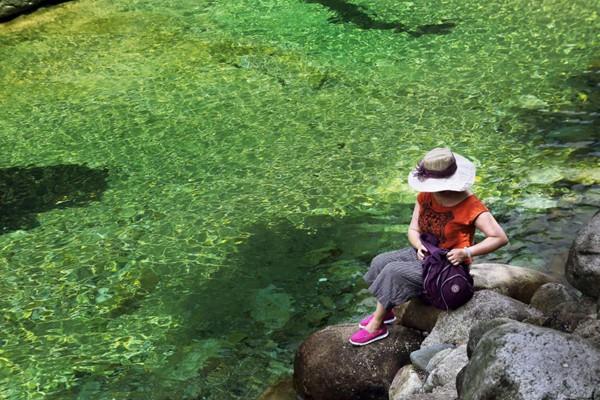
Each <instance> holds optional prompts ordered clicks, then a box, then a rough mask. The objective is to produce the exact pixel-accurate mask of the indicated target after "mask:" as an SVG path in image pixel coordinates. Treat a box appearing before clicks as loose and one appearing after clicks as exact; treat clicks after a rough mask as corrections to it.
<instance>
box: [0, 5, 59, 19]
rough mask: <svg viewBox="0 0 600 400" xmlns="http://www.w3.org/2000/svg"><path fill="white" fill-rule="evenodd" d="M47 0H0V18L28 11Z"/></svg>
mask: <svg viewBox="0 0 600 400" xmlns="http://www.w3.org/2000/svg"><path fill="white" fill-rule="evenodd" d="M47 2H48V0H0V19H7V18H9V17H13V16H16V15H18V14H21V13H23V12H25V11H29V10H31V9H33V8H35V7H38V6H40V5H41V4H43V3H47Z"/></svg>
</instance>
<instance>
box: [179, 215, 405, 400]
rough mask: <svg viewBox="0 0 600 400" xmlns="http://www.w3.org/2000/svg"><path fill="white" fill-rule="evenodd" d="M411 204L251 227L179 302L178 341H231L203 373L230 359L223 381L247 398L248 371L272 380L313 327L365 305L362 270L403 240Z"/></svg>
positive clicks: (342, 318)
mask: <svg viewBox="0 0 600 400" xmlns="http://www.w3.org/2000/svg"><path fill="white" fill-rule="evenodd" d="M412 208H413V205H412V204H410V205H409V204H398V205H393V206H390V208H389V212H387V213H386V214H385V215H365V214H362V215H354V216H348V217H343V218H334V217H329V216H315V217H309V218H307V219H306V220H305V221H304V226H305V227H306V228H305V229H300V228H297V227H296V226H295V225H294V224H292V223H291V222H289V221H287V220H283V221H280V222H277V223H273V224H266V223H265V224H258V225H255V226H253V227H251V228H250V229H249V231H248V233H249V234H250V236H249V238H248V239H247V241H246V242H245V243H243V244H242V245H241V246H240V247H239V248H238V251H237V252H236V253H235V254H232V255H231V256H230V257H229V260H228V261H227V263H226V265H225V266H224V267H222V268H221V270H219V271H218V272H217V273H215V274H214V275H213V276H212V278H211V279H210V280H209V281H204V282H198V283H197V284H196V285H195V288H193V289H192V293H193V294H192V295H190V296H189V297H188V298H186V299H184V301H183V304H180V305H179V306H178V308H179V309H182V310H185V315H184V316H183V320H184V321H186V322H185V324H184V325H185V328H184V329H183V330H182V331H181V332H180V335H181V336H180V339H179V340H180V341H182V342H185V341H189V340H190V338H203V339H206V338H219V339H222V340H224V342H225V343H226V344H225V346H227V347H228V350H227V351H226V352H225V353H224V356H223V357H219V359H218V360H214V363H213V364H210V366H208V367H206V368H204V369H203V370H202V372H201V374H202V375H201V379H203V380H204V381H213V380H218V379H217V378H215V376H214V375H215V374H219V371H220V370H222V368H223V367H222V365H223V364H224V365H227V366H228V367H227V369H228V374H229V375H227V378H226V380H227V382H226V383H222V385H223V387H227V393H226V394H227V396H233V395H235V396H240V397H239V398H249V397H246V396H247V395H248V391H249V390H250V391H252V389H249V388H248V382H247V380H246V378H247V377H248V376H252V375H256V376H255V378H256V377H261V379H264V380H266V381H268V380H269V379H271V378H273V374H274V372H273V371H272V370H271V371H269V366H271V365H272V361H273V360H279V361H278V362H280V363H282V364H283V365H284V367H285V368H288V367H289V365H291V357H292V355H293V352H294V351H295V349H296V347H297V345H298V343H299V342H300V341H301V340H303V339H304V338H306V337H307V336H308V335H309V334H310V333H311V332H314V331H315V330H317V329H319V328H320V327H322V326H325V325H328V324H332V323H339V322H342V321H347V320H348V319H349V318H351V317H353V316H355V315H353V314H355V313H356V312H357V311H359V312H362V311H361V310H360V307H359V306H358V304H359V302H360V301H361V300H364V299H365V298H366V297H370V296H369V295H368V293H367V292H366V291H365V290H362V291H361V289H364V288H366V284H365V283H364V282H363V280H362V275H363V274H364V273H365V272H366V270H367V268H368V263H369V261H370V260H371V258H372V257H373V256H374V255H376V254H377V253H379V252H381V251H383V250H385V249H393V248H398V247H402V246H404V245H406V243H407V242H406V234H405V231H403V230H402V229H401V227H402V226H404V227H405V226H406V225H407V224H408V223H409V222H410V218H411V214H412ZM357 307H358V308H357ZM364 307H365V309H367V308H366V307H367V306H366V305H365V306H364ZM370 307H371V305H370V304H369V305H368V309H369V310H370ZM175 359H177V357H175ZM232 363H233V364H235V365H238V368H237V369H236V370H235V371H234V370H233V369H232V368H231V365H233V364H232ZM173 368H178V366H177V364H176V363H175V365H174V366H173ZM275 374H276V373H275ZM267 383H268V382H264V381H263V382H262V385H263V386H262V388H263V389H264V385H265V384H267ZM211 390H214V388H208V387H207V388H206V396H208V397H206V398H213V397H211V396H210V395H209V393H212V392H211ZM203 394H204V392H203ZM223 394H225V393H223ZM213 396H214V393H213ZM217 397H218V396H217ZM217 397H214V398H217ZM198 398H204V397H203V396H199V397H198ZM230 398H231V397H230ZM236 398H237V397H236Z"/></svg>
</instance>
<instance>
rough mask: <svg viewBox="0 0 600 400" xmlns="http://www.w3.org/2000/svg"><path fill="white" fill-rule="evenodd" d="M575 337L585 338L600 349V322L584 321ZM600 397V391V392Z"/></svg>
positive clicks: (576, 330) (593, 319) (576, 331)
mask: <svg viewBox="0 0 600 400" xmlns="http://www.w3.org/2000/svg"><path fill="white" fill-rule="evenodd" d="M573 334H574V335H577V336H579V337H582V338H584V339H585V340H587V341H588V342H590V343H591V344H593V345H594V346H596V348H598V349H600V320H598V319H595V318H590V319H587V320H585V321H582V322H581V323H580V324H579V325H578V326H577V329H575V332H573ZM598 395H599V396H600V391H599V392H598Z"/></svg>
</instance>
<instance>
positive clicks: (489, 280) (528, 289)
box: [471, 263, 557, 303]
mask: <svg viewBox="0 0 600 400" xmlns="http://www.w3.org/2000/svg"><path fill="white" fill-rule="evenodd" d="M471 275H472V276H473V280H474V281H475V290H482V289H489V290H493V291H495V292H497V293H500V294H503V295H505V296H508V297H512V298H513V299H516V300H519V301H521V302H523V303H529V301H530V300H531V297H532V296H533V294H534V293H535V291H536V290H537V289H538V288H539V287H540V286H542V285H543V284H545V283H548V282H555V281H556V280H557V279H556V278H554V277H553V276H551V275H548V274H545V273H543V272H540V271H536V270H533V269H530V268H523V267H516V266H513V265H507V264H493V263H489V264H474V265H472V266H471Z"/></svg>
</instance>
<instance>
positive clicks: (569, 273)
mask: <svg viewBox="0 0 600 400" xmlns="http://www.w3.org/2000/svg"><path fill="white" fill-rule="evenodd" d="M565 276H566V277H567V280H568V281H569V283H570V284H571V285H573V286H574V287H576V288H577V289H579V290H580V291H581V292H583V293H584V294H585V295H588V296H591V297H593V298H595V299H597V298H599V297H600V211H599V212H597V213H596V214H595V215H594V216H593V217H592V219H591V220H590V222H589V223H588V224H587V225H586V226H584V227H583V229H581V230H580V231H579V233H578V234H577V236H576V237H575V241H574V242H573V246H571V250H570V251H569V258H568V259H567V263H566V265H565Z"/></svg>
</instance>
